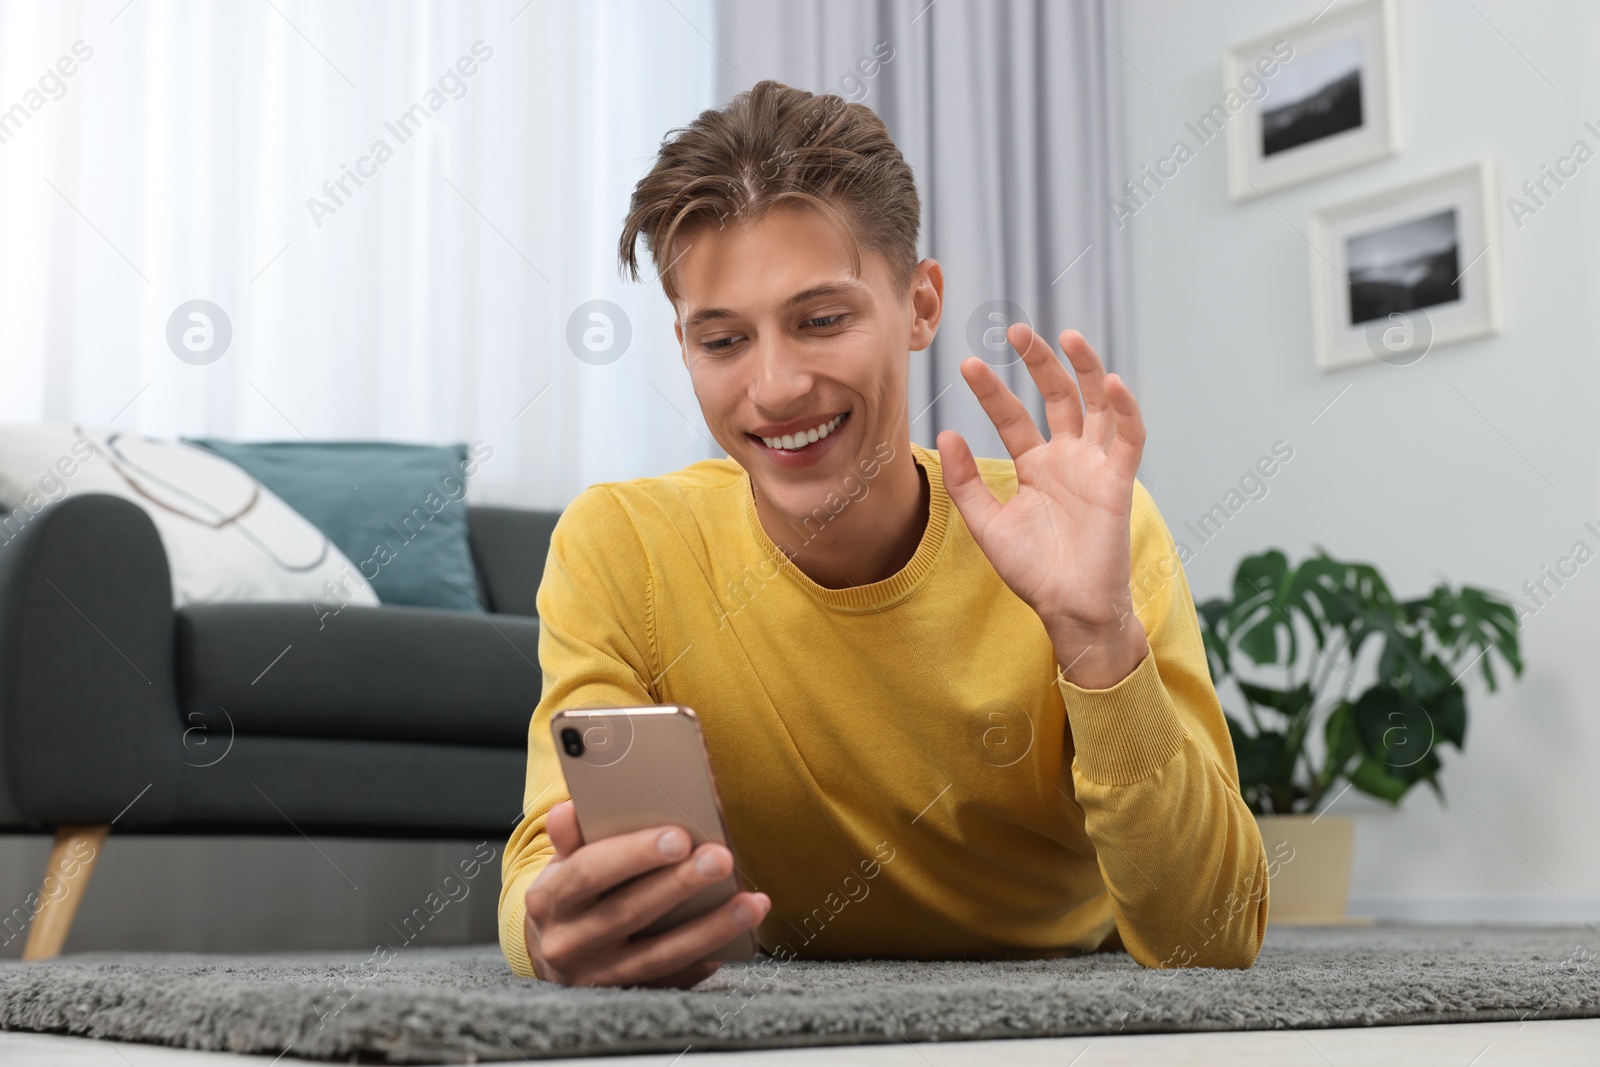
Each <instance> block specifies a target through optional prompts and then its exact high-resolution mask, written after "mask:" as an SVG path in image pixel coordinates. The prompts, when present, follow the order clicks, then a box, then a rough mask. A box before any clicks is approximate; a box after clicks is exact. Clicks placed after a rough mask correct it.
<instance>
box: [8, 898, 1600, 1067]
mask: <svg viewBox="0 0 1600 1067" xmlns="http://www.w3.org/2000/svg"><path fill="white" fill-rule="evenodd" d="M1597 949H1600V931H1597V930H1596V928H1595V927H1593V926H1580V927H1481V926H1425V927H1424V926H1391V925H1376V926H1368V927H1343V928H1305V927H1299V928H1297V927H1273V928H1270V929H1269V930H1268V933H1267V937H1266V942H1265V943H1264V945H1263V946H1262V951H1261V955H1260V958H1259V959H1258V960H1257V962H1256V965H1255V967H1253V968H1251V969H1250V970H1246V971H1226V970H1212V969H1204V968H1201V969H1189V970H1175V969H1169V970H1150V969H1146V968H1143V967H1140V966H1139V965H1138V964H1137V963H1135V962H1134V961H1133V960H1132V959H1131V958H1130V957H1129V956H1128V955H1126V954H1125V953H1121V952H1118V953H1096V954H1094V955H1090V956H1080V957H1074V958H1070V959H1060V960H1042V961H1025V962H1024V961H1005V962H942V963H915V962H903V961H890V960H873V961H865V962H853V963H822V962H808V961H801V960H795V961H790V962H784V961H782V960H780V959H772V958H761V959H757V960H755V961H752V962H750V963H745V964H729V965H724V967H723V968H722V970H720V971H718V972H717V973H716V974H715V975H713V976H712V977H711V978H709V979H707V980H706V981H705V982H702V983H701V984H700V985H699V986H697V987H696V988H695V989H693V990H690V991H686V992H685V991H676V990H646V989H631V990H630V989H568V988H563V987H556V986H550V985H547V984H545V983H542V982H538V981H533V980H525V979H520V978H516V977H513V976H512V975H511V974H510V972H509V971H508V970H507V968H506V965H505V963H504V961H503V960H502V959H501V957H500V953H499V950H498V949H497V948H495V947H493V946H474V947H470V948H458V949H426V948H409V949H405V948H402V949H401V950H399V951H398V953H394V954H392V958H384V959H382V960H381V961H380V958H379V956H378V955H377V954H376V953H374V954H370V955H368V954H362V953H339V954H334V953H323V954H318V955H315V956H307V955H287V954H286V955H261V956H205V955H191V954H176V953H172V954H165V953H94V954H84V955H77V956H70V957H66V958H64V959H61V960H57V961H53V962H49V963H21V962H12V961H7V962H4V963H0V1029H6V1030H27V1031H36V1032H41V1033H56V1034H76V1035H81V1036H86V1037H98V1038H105V1039H114V1040H124V1041H145V1042H153V1043H156V1044H163V1045H174V1046H179V1047H183V1048H192V1049H209V1050H214V1051H226V1052H252V1053H265V1054H269V1055H276V1054H278V1053H282V1052H284V1051H285V1050H287V1051H288V1053H289V1054H290V1055H292V1056H298V1057H307V1058H313V1059H337V1060H345V1061H351V1060H363V1061H377V1062H388V1063H441V1062H448V1063H472V1062H475V1061H479V1060H516V1059H523V1058H525V1057H526V1058H530V1059H533V1058H544V1057H558V1056H576V1055H597V1054H607V1053H612V1054H615V1053H637V1052H663V1053H669V1054H675V1053H680V1052H683V1051H684V1050H685V1049H688V1048H693V1049H695V1050H697V1051H708V1050H715V1049H747V1048H780V1047H791V1046H798V1045H850V1044H868V1043H880V1042H898V1041H961V1040H973V1039H993V1038H1008V1037H1060V1036H1065V1035H1075V1034H1109V1033H1119V1032H1126V1033H1134V1032H1150V1031H1186V1030H1190V1031H1192V1030H1261V1029H1268V1030H1270V1029H1279V1028H1285V1027H1293V1028H1296V1029H1309V1028H1320V1027H1334V1026H1383V1025H1393V1024H1400V1023H1432V1022H1476V1021H1489V1020H1506V1019H1512V1020H1516V1019H1564V1018H1578V1017H1595V1016H1600V969H1597V968H1596V966H1595V962H1594V959H1595V953H1596V951H1597Z"/></svg>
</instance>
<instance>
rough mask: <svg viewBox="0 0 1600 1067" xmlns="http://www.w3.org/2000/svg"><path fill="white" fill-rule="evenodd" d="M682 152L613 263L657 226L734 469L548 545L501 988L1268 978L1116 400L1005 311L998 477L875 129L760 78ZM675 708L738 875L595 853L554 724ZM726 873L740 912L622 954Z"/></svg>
mask: <svg viewBox="0 0 1600 1067" xmlns="http://www.w3.org/2000/svg"><path fill="white" fill-rule="evenodd" d="M674 132H675V134H676V136H675V137H674V138H673V139H672V140H670V141H668V142H665V143H664V144H663V146H662V148H661V151H660V154H659V156H658V158H657V160H656V163H655V165H654V167H653V168H652V169H651V171H650V172H649V173H648V174H647V175H646V176H645V177H644V178H643V179H642V180H641V181H640V182H639V184H638V186H637V188H636V189H635V191H634V195H633V201H632V205H631V210H630V213H629V216H628V219H627V222H626V224H625V227H624V230H623V235H622V242H621V249H620V251H621V257H622V261H623V264H624V266H626V267H627V268H629V269H630V270H631V271H632V273H633V276H634V277H635V278H637V277H638V268H637V262H636V260H635V245H636V241H637V239H638V238H639V237H641V236H642V237H643V238H644V239H645V242H646V245H647V247H648V250H649V252H650V255H651V256H652V258H653V260H654V262H655V263H656V265H657V267H658V269H659V270H660V275H661V279H662V284H663V288H664V289H665V292H666V295H667V297H668V299H669V300H670V301H671V302H672V305H673V307H674V308H675V309H676V312H677V319H676V322H677V326H676V331H677V336H678V342H679V346H680V349H681V351H682V356H683V362H684V366H685V367H686V368H687V370H688V373H689V376H690V378H691V380H692V381H693V383H694V390H695V395H696V397H697V398H698V399H699V403H700V409H701V412H702V413H703V415H704V416H705V421H706V425H707V426H708V427H709V428H710V430H711V433H712V434H713V435H714V436H715V438H716V440H717V442H718V444H720V445H721V446H722V448H723V449H724V450H725V451H726V452H727V454H728V458H726V459H719V460H708V461H704V462H700V463H696V464H693V465H691V466H689V467H686V468H684V469H683V470H680V471H677V472H675V473H672V474H668V475H664V476H662V477H657V478H642V479H636V480H633V481H627V482H612V483H606V484H602V485H596V486H592V487H591V488H589V489H588V490H587V491H585V492H584V493H582V494H581V495H580V496H579V497H578V498H577V499H576V500H575V501H574V502H573V503H572V504H571V505H570V506H569V507H568V508H567V509H566V510H565V511H564V512H563V514H562V516H561V519H560V521H559V523H558V524H557V526H556V528H555V532H554V534H553V536H552V539H551V544H550V553H549V558H548V563H547V565H546V568H545V573H544V579H543V582H542V583H541V585H540V587H539V594H538V609H539V616H540V622H541V629H540V638H539V659H540V666H541V669H542V671H543V674H544V683H543V693H542V695H541V699H540V701H539V704H538V707H537V708H536V710H535V711H534V713H533V719H532V723H531V726H530V729H529V742H528V748H529V761H528V784H527V793H526V797H525V804H524V817H523V819H522V821H521V823H520V824H519V825H518V827H517V828H516V830H515V832H514V833H513V834H512V836H511V840H510V842H509V844H508V846H507V849H506V853H505V860H504V871H503V874H504V882H503V888H502V895H501V901H500V920H501V925H500V931H501V944H502V947H503V949H504V952H505V955H506V958H507V960H508V961H509V962H510V964H511V967H512V968H513V970H515V971H516V972H517V973H519V974H524V975H537V976H538V977H540V978H545V979H548V980H551V981H557V982H564V983H569V984H595V985H664V986H689V985H693V984H694V983H696V982H698V981H700V980H702V979H703V978H705V977H706V976H708V975H709V974H711V973H712V972H713V971H714V970H716V968H717V966H718V965H717V964H716V963H713V962H705V961H704V959H703V957H705V956H706V955H708V954H710V953H711V951H712V950H714V949H715V948H716V947H717V946H719V945H721V944H722V943H724V942H726V941H727V940H728V939H729V938H730V937H732V936H733V935H734V934H735V933H736V932H737V931H739V930H740V929H745V928H751V927H754V928H755V929H756V931H757V934H758V936H759V939H760V941H761V944H762V946H763V947H764V948H765V949H766V950H767V951H769V952H771V953H773V954H775V955H779V956H785V957H787V956H791V955H792V956H805V957H831V958H865V957H899V958H920V959H933V958H1007V957H1009V958H1043V957H1054V956H1062V955H1067V954H1071V953H1076V952H1086V951H1094V950H1097V949H1107V948H1119V947H1120V948H1126V949H1127V951H1128V952H1129V953H1130V954H1131V955H1132V956H1133V958H1134V959H1136V960H1138V961H1139V962H1140V963H1142V964H1144V965H1146V966H1149V967H1172V966H1217V967H1247V966H1249V965H1251V964H1252V963H1253V962H1254V960H1255V957H1256V954H1257V952H1258V951H1259V949H1260V945H1261V939H1262V935H1263V933H1264V932H1265V926H1266V917H1267V865H1266V857H1265V853H1264V850H1263V848H1262V844H1261V837H1260V834H1259V831H1258V830H1257V827H1256V823H1255V820H1254V818H1253V817H1252V816H1251V814H1250V812H1249V810H1248V809H1247V808H1246V806H1245V804H1244V802H1243V800H1242V799H1241V798H1240V795H1239V790H1238V772H1237V768H1236V764H1235V761H1234V754H1233V748H1232V745H1231V742H1230V740H1229V736H1228V730H1227V726H1226V722H1225V720H1224V717H1223V714H1222V710H1221V707H1220V705H1219V704H1218V701H1217V697H1216V693H1215V691H1214V690H1213V688H1212V686H1211V680H1210V675H1209V672H1208V669H1207V664H1206V654H1205V651H1204V648H1203V645H1202V640H1201V635H1200V629H1199V623H1198V620H1197V618H1196V615H1195V609H1194V603H1193V600H1192V598H1191V594H1190V591H1189V587H1188V584H1187V581H1186V579H1185V578H1184V575H1183V570H1182V566H1181V564H1180V562H1179V560H1178V553H1177V550H1176V548H1175V546H1174V543H1173V540H1172V537H1171V535H1170V534H1169V533H1168V530H1167V528H1166V526H1165V524H1164V523H1163V521H1162V519H1161V516H1160V514H1159V512H1158V511H1157V509H1156V506H1155V503H1154V502H1153V501H1152V500H1151V498H1150V495H1149V493H1148V492H1147V491H1146V490H1145V488H1144V486H1143V485H1142V484H1140V483H1139V482H1138V481H1137V479H1136V477H1135V473H1136V471H1137V469H1138V464H1139V459H1140V456H1141V453H1142V451H1143V446H1144V440H1145V430H1144V425H1143V422H1142V420H1141V417H1140V413H1139V408H1138V405H1137V404H1136V403H1135V401H1134V398H1133V395H1132V393H1131V392H1130V391H1129V390H1128V387H1127V386H1126V385H1125V384H1124V383H1123V382H1122V381H1121V380H1120V379H1119V378H1118V377H1117V376H1116V375H1114V374H1107V373H1105V372H1104V369H1103V367H1102V365H1101V362H1100V360H1099V358H1098V357H1097V356H1096V355H1095V353H1094V351H1093V350H1092V349H1091V348H1090V347H1089V345H1088V343H1087V342H1086V341H1085V340H1084V339H1083V338H1082V337H1081V336H1079V335H1078V334H1077V333H1076V332H1074V331H1071V330H1068V331H1066V332H1064V333H1062V334H1061V337H1060V343H1061V347H1062V350H1063V352H1064V353H1065V355H1066V357H1067V359H1068V360H1069V361H1070V362H1071V363H1072V365H1073V368H1074V369H1075V371H1076V377H1077V381H1076V384H1075V383H1074V381H1073V376H1072V375H1071V374H1069V373H1068V371H1067V370H1066V368H1065V367H1064V366H1062V364H1061V361H1060V359H1059V358H1057V356H1056V354H1055V352H1054V350H1052V349H1051V347H1050V346H1049V344H1048V343H1047V342H1046V341H1044V339H1043V338H1041V337H1039V336H1038V335H1037V334H1035V333H1034V332H1033V331H1032V330H1031V329H1029V328H1028V327H1027V326H1025V325H1022V324H1017V325H1013V326H1012V327H1011V329H1010V331H1009V332H1008V334H1007V338H1008V340H1009V341H1010V342H1011V344H1012V345H1013V347H1014V348H1015V349H1016V351H1017V353H1018V355H1019V356H1020V358H1021V360H1022V362H1023V363H1024V364H1025V365H1026V367H1027V370H1028V372H1029V374H1030V376H1031V377H1032V380H1033V382H1034V383H1035V384H1036V385H1037V387H1038V388H1039V389H1040V391H1041V393H1042V394H1043V396H1044V400H1045V407H1046V414H1047V421H1048V423H1049V433H1048V435H1046V434H1043V433H1041V432H1040V430H1039V429H1038V427H1037V426H1036V425H1035V424H1034V422H1033V420H1032V418H1031V417H1030V416H1029V414H1028V411H1027V409H1026V408H1025V406H1024V405H1023V404H1022V402H1021V401H1020V400H1019V399H1018V398H1017V397H1016V396H1015V395H1014V394H1013V393H1012V392H1011V391H1010V390H1009V389H1008V388H1006V386H1005V385H1004V384H1003V383H1002V382H1001V381H1000V379H999V377H998V376H997V375H996V374H995V372H994V370H993V369H992V368H991V367H989V366H988V365H987V364H986V363H984V362H983V361H982V360H981V359H977V358H969V359H967V360H965V361H964V362H963V363H962V365H961V373H962V377H963V378H964V379H965V381H966V383H967V385H968V386H969V387H970V388H971V389H972V390H973V392H974V393H975V394H976V396H977V398H978V400H979V402H980V403H981V404H982V406H983V408H984V410H985V412H987V414H988V415H989V417H990V418H991V419H992V420H993V422H994V424H995V426H996V428H997V429H998V431H999V433H1000V437H1001V440H1002V441H1003V443H1004V445H1005V447H1006V449H1007V451H1008V452H1009V453H1010V455H1011V457H1012V458H1011V459H1008V460H1000V459H975V458H974V456H973V455H972V452H971V451H970V449H969V448H968V446H967V444H966V442H965V441H964V440H963V439H962V438H961V437H960V435H958V434H956V433H953V432H950V431H946V432H944V433H941V434H939V436H938V441H937V445H938V448H937V451H935V450H932V449H927V448H924V447H922V446H919V445H916V444H914V443H913V442H912V441H911V438H910V425H909V413H908V397H909V391H908V387H907V377H908V373H909V363H910V353H911V352H916V351H922V350H923V349H926V348H927V347H928V345H929V344H930V343H931V342H932V340H933V337H934V333H935V331H936V330H937V329H938V326H939V319H940V315H941V312H942V310H943V292H944V277H943V274H942V272H941V269H940V266H939V264H938V263H936V262H934V261H933V260H931V259H923V260H920V261H919V260H918V258H917V254H916V243H917V229H918V219H919V214H920V204H919V202H918V198H917V193H916V187H915V183H914V181H913V179H912V175H911V171H910V168H909V167H908V166H907V165H906V163H905V161H904V159H903V158H902V157H901V155H900V152H899V151H898V150H897V149H896V148H895V146H894V143H893V141H892V140H891V139H890V137H889V135H888V132H887V131H886V129H885V128H884V126H883V124H882V122H881V121H880V120H879V119H878V118H877V116H876V115H874V114H873V113H872V111H870V110H869V109H867V108H866V107H864V106H862V105H860V104H845V103H844V102H843V101H842V100H840V99H839V98H837V97H827V96H821V97H819V96H814V95H812V94H810V93H807V92H804V91H801V90H796V89H791V88H789V87H786V86H783V85H780V84H778V83H776V82H762V83H761V84H759V85H757V86H756V87H755V88H754V89H752V90H750V91H749V92H747V93H743V94H740V96H738V97H736V98H735V99H734V100H733V101H732V103H731V104H730V105H729V106H728V107H727V108H726V109H724V110H720V111H707V112H705V113H703V114H702V115H700V117H699V118H698V119H696V120H695V121H694V122H693V123H691V124H690V125H689V126H688V127H686V128H684V129H681V130H677V131H674ZM1080 399H1081V404H1080ZM1134 588H1137V589H1138V591H1139V595H1138V597H1137V603H1135V596H1134V594H1133V589H1134ZM668 703H679V704H685V705H687V706H689V707H691V708H693V709H694V710H695V712H696V713H697V714H698V716H699V718H700V721H701V725H702V727H703V729H704V732H705V739H706V744H707V747H708V749H709V751H710V754H711V758H712V762H713V764H714V765H715V768H716V773H717V782H718V786H719V789H720V792H721V796H722V803H723V808H724V810H725V813H726V818H727V822H728V826H729V833H730V839H731V842H732V844H733V847H734V849H735V855H730V854H729V852H728V850H727V849H725V848H722V847H721V846H717V845H711V844H707V845H703V846H701V847H700V848H699V849H697V850H695V852H694V853H693V854H692V855H691V854H689V851H688V839H687V835H685V834H684V833H683V832H682V831H681V830H679V829H675V828H667V827H659V828H656V829H653V830H646V831H640V832H638V833H634V834H627V835H621V836H618V837H615V838H608V839H605V840H602V841H596V842H588V843H585V842H583V841H582V840H581V838H580V835H579V833H578V830H577V825H576V820H575V818H574V816H573V813H572V807H571V803H570V800H569V799H568V798H567V796H566V791H565V783H564V780H563V778H562V773H561V770H560V766H559V763H558V760H557V757H556V754H555V751H554V748H553V744H552V741H551V738H550V733H549V728H550V716H551V715H552V713H553V712H555V711H557V710H559V709H562V708H570V707H586V706H587V707H604V706H627V705H646V704H668ZM735 858H736V859H737V863H738V866H739V869H740V871H741V873H742V874H743V875H744V876H745V878H746V879H747V881H748V882H749V884H750V885H752V886H753V887H754V889H753V891H749V892H741V893H739V894H738V895H737V896H735V897H734V898H733V899H731V900H730V901H728V902H727V903H726V904H725V905H723V906H722V907H720V908H718V909H716V910H714V911H712V912H709V913H707V914H706V915H704V916H702V917H700V918H698V919H695V920H693V921H691V922H688V923H685V924H682V925H680V926H679V927H677V928H675V929H673V930H670V931H667V932H666V933H662V934H657V935H654V936H652V937H647V938H639V939H630V935H631V934H633V933H634V932H636V931H638V930H640V929H641V928H642V927H644V926H646V925H647V924H648V923H649V922H650V921H652V920H653V919H655V918H656V917H657V916H659V915H661V914H663V913H665V912H666V911H668V910H670V909H671V908H672V907H673V906H674V905H675V904H676V903H678V902H679V901H681V900H683V899H685V898H687V897H688V896H690V895H692V894H693V893H694V892H696V891H697V890H698V889H699V888H701V887H702V886H703V885H705V884H706V883H708V882H713V881H717V880H719V879H721V878H723V877H725V876H726V875H727V874H728V872H729V870H730V866H731V864H732V863H733V862H734V861H735ZM630 879H636V880H633V881H631V883H630V884H628V885H625V886H623V887H622V888H620V889H618V890H617V891H616V892H611V893H607V892H605V891H606V890H608V889H611V888H612V887H614V886H617V885H619V884H620V883H623V882H628V881H629V880H630Z"/></svg>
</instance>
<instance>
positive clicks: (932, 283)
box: [911, 259, 944, 352]
mask: <svg viewBox="0 0 1600 1067" xmlns="http://www.w3.org/2000/svg"><path fill="white" fill-rule="evenodd" d="M943 312H944V271H943V269H941V268H940V266H939V261H938V260H936V259H925V260H923V261H922V262H921V263H918V264H917V269H916V271H915V272H913V273H912V275H911V351H913V352H921V351H922V350H923V349H924V348H927V347H928V346H929V345H931V344H933V335H934V334H936V333H938V332H939V316H940V315H941V314H943Z"/></svg>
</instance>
